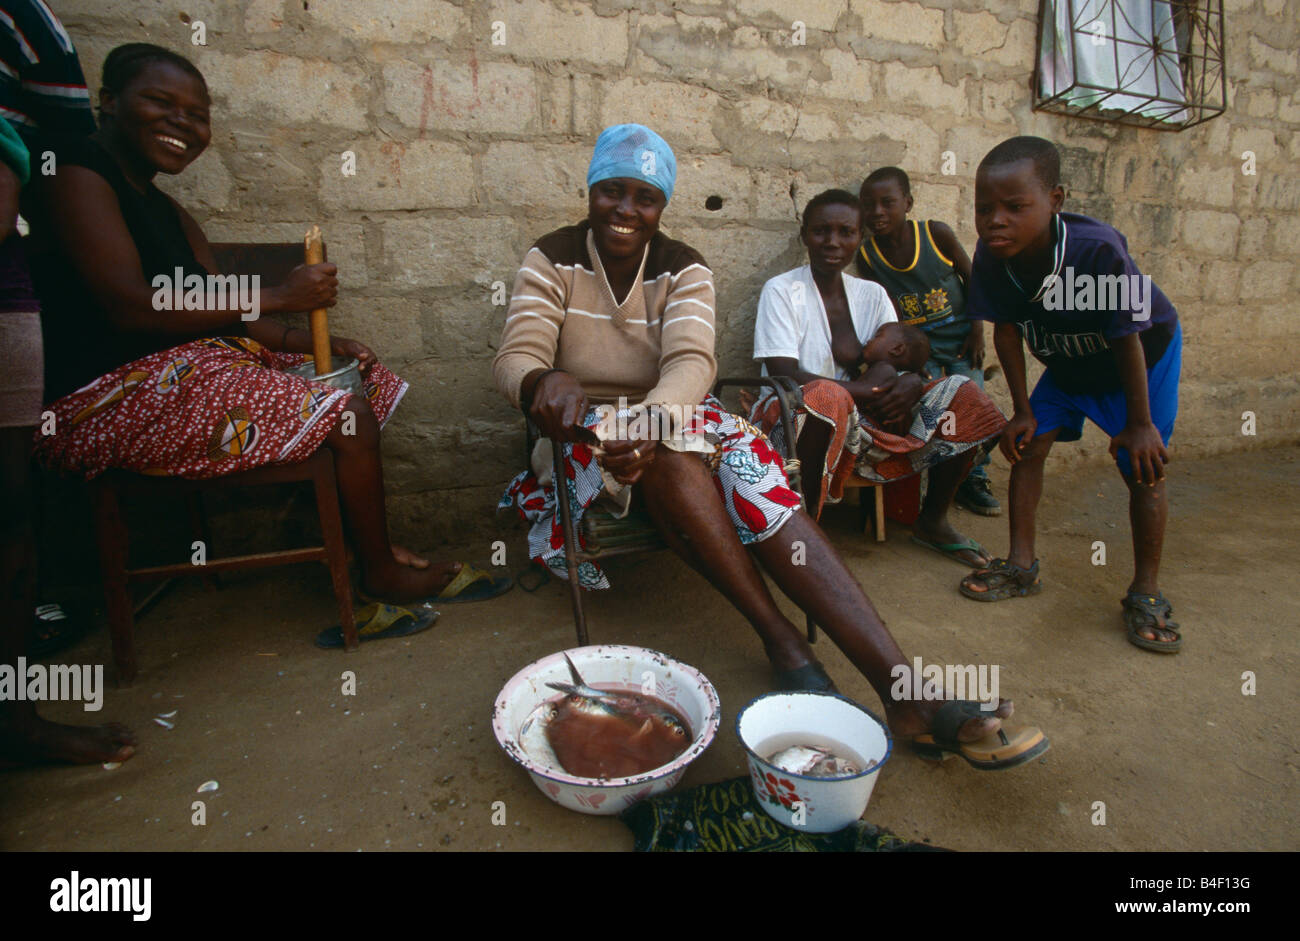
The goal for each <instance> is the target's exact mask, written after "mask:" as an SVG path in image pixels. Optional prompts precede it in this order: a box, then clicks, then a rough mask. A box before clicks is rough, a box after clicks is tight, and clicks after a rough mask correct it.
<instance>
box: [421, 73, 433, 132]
mask: <svg viewBox="0 0 1300 941" xmlns="http://www.w3.org/2000/svg"><path fill="white" fill-rule="evenodd" d="M421 84H422V86H423V95H422V97H421V99H420V136H421V137H423V136H424V134H425V131H427V130H428V129H429V109H430V108H432V107H433V69H432V68H430V67H429V66H427V65H426V66H425V67H424V75H423V76H422V77H421Z"/></svg>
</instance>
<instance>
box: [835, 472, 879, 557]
mask: <svg viewBox="0 0 1300 941" xmlns="http://www.w3.org/2000/svg"><path fill="white" fill-rule="evenodd" d="M867 489H870V490H871V491H872V495H873V500H872V503H870V504H869V503H868V502H867ZM844 490H845V492H846V493H847V492H848V491H849V490H857V491H858V506H859V508H860V510H859V521H860V523H861V525H862V532H863V533H864V534H866V533H867V532H869V531H870V529H871V525H870V524H869V523H868V522H867V519H868V515H870V516H871V518H873V519H874V520H875V529H876V542H884V541H885V485H884V484H882V483H880V482H879V481H875V480H867V479H866V478H865V477H859V476H857V475H856V474H850V475H849V478H848V480H846V481H844ZM869 508H871V509H869Z"/></svg>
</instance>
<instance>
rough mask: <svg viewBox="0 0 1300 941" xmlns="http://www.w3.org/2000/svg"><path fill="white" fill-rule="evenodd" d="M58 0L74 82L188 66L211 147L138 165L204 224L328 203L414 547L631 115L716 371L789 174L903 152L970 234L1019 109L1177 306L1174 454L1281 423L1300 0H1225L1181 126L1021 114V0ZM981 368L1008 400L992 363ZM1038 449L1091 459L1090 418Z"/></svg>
mask: <svg viewBox="0 0 1300 941" xmlns="http://www.w3.org/2000/svg"><path fill="white" fill-rule="evenodd" d="M51 5H52V6H53V8H54V10H55V12H56V13H58V14H59V16H60V17H61V18H62V19H63V20H64V22H65V24H66V25H67V27H68V30H69V32H70V34H71V35H72V37H73V40H74V42H76V44H77V46H78V48H79V50H80V53H81V57H82V61H83V64H84V66H85V68H86V72H87V78H88V80H89V82H90V85H91V89H92V93H94V92H95V91H96V89H97V87H98V83H99V74H98V73H99V69H100V66H101V64H102V62H103V59H104V56H105V55H106V53H107V52H108V50H109V49H111V48H112V47H113V46H115V45H117V44H119V43H122V42H130V41H141V40H145V41H151V42H156V43H158V44H160V45H164V46H167V47H169V48H173V49H175V50H177V51H179V52H182V53H184V54H185V55H187V56H188V57H189V58H191V59H192V60H193V61H194V62H195V63H196V64H197V65H198V66H199V68H200V69H201V70H202V71H203V73H204V74H205V76H206V77H207V80H208V83H209V85H210V87H211V90H212V95H213V102H214V108H213V141H212V146H211V148H210V149H209V151H208V152H207V153H206V154H204V155H203V156H202V157H201V158H200V159H199V160H198V161H197V162H196V163H195V164H194V165H193V166H192V167H191V168H190V169H189V170H188V171H187V172H186V173H185V174H184V175H182V176H181V177H179V178H176V179H168V180H164V181H160V182H161V183H162V185H163V186H164V187H165V188H166V189H167V190H168V191H169V192H171V193H173V194H174V195H175V196H176V197H177V198H178V199H179V200H180V201H181V202H182V203H183V204H184V205H186V206H187V207H189V208H190V209H191V211H192V212H193V213H194V214H195V216H196V217H197V218H198V220H199V221H200V223H201V224H202V225H203V226H204V228H205V230H206V231H207V233H208V236H209V237H210V238H211V239H213V240H214V241H216V240H234V239H296V238H299V237H300V236H301V234H302V232H303V230H304V229H305V228H306V226H307V225H308V224H310V223H311V222H318V223H319V224H320V225H321V226H322V227H323V229H324V230H325V232H326V236H327V238H328V239H329V241H330V257H331V260H333V261H336V262H337V263H338V264H339V266H340V278H341V281H342V284H343V289H344V290H343V295H342V299H341V301H340V304H339V306H338V308H336V312H335V313H334V315H333V324H334V326H335V329H336V331H337V332H339V333H344V334H346V335H350V336H355V337H357V338H359V339H363V340H365V341H366V342H368V343H370V344H371V345H372V346H373V347H374V348H375V349H376V350H377V351H378V352H379V354H380V355H381V356H382V357H383V358H384V359H385V360H386V361H387V362H388V363H389V365H391V366H392V367H393V368H394V369H396V370H397V371H398V372H399V373H400V374H401V375H403V376H405V377H406V378H407V379H409V380H410V382H411V384H412V390H411V393H410V394H409V395H408V397H407V399H406V401H405V402H404V403H403V405H402V407H401V409H400V410H399V412H398V414H397V415H396V417H395V418H394V420H393V421H392V423H391V424H390V425H389V428H388V430H387V431H386V433H385V445H384V447H385V460H386V464H385V469H386V475H387V482H388V488H389V491H390V493H391V494H392V497H393V499H392V516H393V519H394V524H395V529H396V530H397V534H398V535H399V537H401V538H404V539H406V538H409V539H410V540H411V541H413V542H415V543H417V544H425V545H427V544H429V543H431V542H432V541H435V540H436V539H439V538H442V537H445V536H448V535H451V534H454V533H457V532H461V531H464V530H465V528H466V527H477V526H480V525H483V524H484V523H486V522H487V521H488V520H489V519H490V511H491V507H492V506H493V504H494V503H495V500H496V497H497V495H498V494H499V492H500V489H501V485H502V484H503V483H504V482H505V481H506V480H507V479H509V478H510V477H511V476H512V475H513V474H514V473H515V472H516V471H517V470H518V469H519V467H520V466H521V462H522V441H521V438H522V431H521V427H522V423H521V420H520V418H519V416H518V415H517V414H516V413H514V412H512V411H511V409H510V408H509V407H508V406H507V405H506V404H505V402H504V401H503V400H502V399H501V398H500V397H499V396H498V395H497V394H496V392H495V391H494V389H493V387H492V383H491V378H490V372H489V364H490V361H491V358H492V356H493V353H494V349H495V347H496V345H497V342H498V340H499V335H500V329H501V322H502V320H503V316H504V314H503V308H502V307H500V306H495V305H494V304H493V302H492V301H493V298H492V295H493V286H494V285H496V284H497V283H498V282H504V283H505V284H506V285H509V284H510V283H511V280H512V278H513V274H514V271H515V268H516V267H517V265H518V263H519V261H520V259H521V258H522V257H523V254H524V252H525V251H526V250H527V248H528V246H529V245H530V244H531V243H532V241H533V240H534V239H536V238H537V237H538V236H540V235H542V234H544V233H545V232H547V231H550V230H551V229H552V228H554V227H556V226H558V225H562V224H566V223H570V222H574V221H577V220H578V219H580V218H582V217H583V216H584V215H585V211H586V210H585V207H586V202H585V192H584V181H585V174H586V166H587V161H588V159H589V156H590V151H591V146H592V144H593V143H594V141H595V137H596V135H597V134H598V133H599V131H600V130H601V128H602V127H604V126H605V125H607V124H611V123H617V122H622V121H640V122H643V123H646V124H649V125H651V126H652V127H654V128H656V129H657V130H658V131H659V132H660V133H662V134H663V135H664V137H665V138H666V139H667V140H668V141H669V143H670V144H671V145H672V146H673V148H674V149H675V150H676V152H677V156H678V160H679V173H678V184H677V192H676V193H675V195H674V197H673V200H672V203H671V204H670V206H669V208H668V209H667V211H666V212H665V214H664V219H663V227H664V230H665V231H666V232H668V233H669V234H671V235H672V236H673V237H675V238H680V239H683V240H685V241H687V242H689V243H690V244H692V245H694V246H695V247H696V248H697V249H699V250H700V251H701V252H702V253H703V254H704V256H705V257H706V258H707V259H708V260H709V262H710V263H711V265H712V267H713V269H714V273H715V278H716V281H717V286H718V299H719V310H718V324H719V343H718V355H719V358H720V361H721V362H720V368H721V370H722V371H724V372H729V373H735V372H741V371H746V370H748V369H749V368H750V360H749V354H750V349H751V343H752V329H753V319H754V309H755V303H756V300H757V297H758V293H759V290H760V288H761V287H762V284H763V282H764V281H765V280H766V279H767V278H769V277H771V276H772V275H774V274H777V273H779V272H781V271H784V270H786V269H787V268H790V267H793V266H795V265H797V264H801V263H802V262H803V261H804V256H803V253H802V250H801V247H800V244H799V242H798V236H797V230H798V226H797V221H796V219H797V216H796V213H797V211H798V210H799V209H801V208H802V206H803V204H804V203H805V202H806V201H807V199H808V198H809V197H810V196H811V195H812V194H814V193H815V192H817V191H819V190H821V189H823V188H826V187H828V186H832V185H837V186H844V187H847V188H850V189H852V190H855V191H856V189H857V187H858V185H859V183H860V182H861V180H862V178H863V176H865V175H866V173H867V172H869V171H870V170H871V169H872V168H874V167H877V166H882V165H887V164H897V165H899V166H902V167H903V168H904V169H906V170H907V171H908V173H909V174H910V175H911V177H912V179H913V181H914V192H915V196H916V210H915V214H916V215H917V216H919V217H922V218H924V217H931V218H938V219H943V220H945V221H948V222H949V223H951V224H953V225H954V227H955V228H956V230H957V233H958V235H959V236H960V237H961V239H962V241H963V242H964V244H965V245H966V246H967V249H968V250H969V251H973V249H974V245H975V232H974V224H973V212H972V208H971V207H972V201H973V174H974V170H975V167H976V165H977V164H978V162H979V160H980V158H981V157H982V156H983V154H984V153H985V152H986V151H987V150H988V148H989V147H991V146H992V145H993V144H995V143H997V142H998V141H999V140H1001V139H1004V138H1006V137H1009V136H1012V135H1014V134H1018V133H1028V134H1037V135H1040V136H1043V137H1048V138H1050V139H1052V140H1054V141H1056V142H1057V143H1058V144H1059V145H1060V147H1061V148H1062V152H1063V155H1064V158H1065V173H1066V178H1067V182H1068V184H1069V199H1068V202H1067V208H1072V209H1074V210H1076V211H1080V212H1084V213H1087V214H1090V215H1095V216H1097V217H1099V218H1102V219H1105V220H1107V221H1110V222H1111V223H1112V224H1114V225H1115V226H1117V227H1118V228H1119V229H1120V230H1121V231H1123V232H1124V233H1125V234H1126V235H1127V236H1128V239H1129V243H1130V246H1131V248H1132V249H1133V252H1134V255H1135V257H1136V258H1137V260H1138V263H1139V265H1141V266H1142V267H1143V269H1144V270H1145V271H1147V272H1148V273H1150V274H1151V275H1152V276H1153V277H1154V278H1155V280H1156V282H1157V283H1158V284H1159V285H1160V286H1161V288H1162V289H1163V290H1164V291H1165V292H1166V293H1167V294H1168V295H1169V296H1170V298H1171V299H1172V300H1173V301H1174V303H1175V304H1176V305H1177V307H1178V309H1179V312H1180V314H1181V317H1182V321H1183V326H1184V331H1185V335H1186V343H1185V352H1184V367H1183V385H1182V390H1183V392H1182V401H1181V410H1180V416H1179V426H1178V432H1177V434H1176V437H1175V458H1177V456H1179V455H1183V456H1193V455H1209V454H1218V453H1227V452H1232V451H1237V450H1241V449H1246V448H1253V447H1261V446H1269V445H1274V444H1278V443H1281V442H1291V441H1295V440H1297V438H1300V380H1297V378H1296V370H1295V368H1294V357H1295V355H1296V352H1297V350H1300V326H1297V323H1298V320H1297V318H1296V317H1295V316H1294V311H1293V308H1294V302H1293V300H1292V299H1293V298H1294V297H1296V296H1297V294H1300V264H1297V262H1300V249H1298V248H1297V243H1300V214H1297V210H1298V209H1300V169H1297V167H1298V163H1297V162H1298V161H1300V90H1298V89H1300V82H1298V81H1297V79H1300V68H1298V65H1297V58H1298V56H1300V53H1297V48H1298V47H1300V41H1298V40H1300V0H1226V2H1225V4H1224V6H1225V32H1226V35H1227V55H1226V58H1227V75H1228V111H1227V113H1226V114H1224V115H1223V116H1222V117H1219V118H1216V119H1214V120H1212V121H1210V122H1208V123H1207V124H1204V125H1201V126H1200V127H1197V128H1194V129H1191V130H1188V131H1184V132H1181V133H1164V132H1158V131H1152V130H1143V129H1134V128H1126V127H1119V126H1115V125H1110V124H1103V123H1097V122H1092V121H1083V120H1079V119H1072V118H1065V117H1059V116H1055V115H1048V114H1043V113H1038V112H1034V111H1032V110H1031V109H1030V103H1031V100H1032V99H1031V90H1030V76H1031V74H1032V71H1033V63H1034V52H1035V36H1036V29H1037V17H1038V0H982V2H977V0H948V2H938V0H926V2H910V0H901V2H889V0H843V2H821V0H804V2H800V0H733V2H712V0H698V2H681V0H677V2H669V0H646V2H632V0H595V2H578V0H492V2H483V3H471V2H459V0H51ZM200 22H201V23H202V27H203V31H204V33H205V37H204V38H205V39H206V43H207V44H206V45H205V46H195V45H193V44H192V39H193V37H194V36H195V35H196V29H197V24H198V23H200ZM800 25H801V26H802V36H800V35H799V33H798V31H799V27H800ZM797 38H802V39H803V40H804V42H803V44H802V45H800V44H797V42H796V39H797ZM348 151H350V152H352V153H353V154H354V155H355V159H356V175H355V176H345V175H344V174H343V172H342V163H343V155H344V153H345V152H348ZM949 151H951V153H952V155H953V157H954V158H955V166H954V167H952V169H954V170H955V172H954V173H952V174H945V173H944V172H942V171H943V169H944V167H943V156H944V154H945V153H946V152H949ZM1246 151H1250V152H1252V153H1253V154H1254V157H1255V171H1256V172H1255V173H1254V174H1253V175H1248V174H1246V173H1243V153H1244V152H1246ZM710 196H718V197H720V198H721V200H722V206H721V208H720V209H717V210H716V211H710V210H708V209H706V208H705V200H706V199H708V198H709V197H710ZM990 356H992V351H991V344H990ZM991 390H992V392H993V394H994V395H995V397H998V398H999V399H1000V401H1001V402H1002V404H1003V405H1004V406H1005V405H1006V404H1007V402H1008V400H1007V397H1006V395H1005V385H1004V383H1002V381H1001V380H1000V379H998V380H995V381H994V382H993V384H992V386H991ZM1247 410H1249V411H1253V412H1254V413H1255V414H1256V416H1257V434H1256V435H1255V436H1254V437H1247V436H1244V435H1243V434H1242V433H1241V431H1242V413H1243V412H1244V411H1247ZM1058 452H1060V454H1059V456H1057V457H1056V458H1054V460H1057V461H1058V462H1062V463H1065V462H1069V461H1093V460H1105V459H1106V440H1105V438H1104V437H1103V436H1101V435H1099V434H1096V433H1091V434H1089V435H1088V436H1087V437H1085V439H1084V441H1083V442H1082V443H1081V444H1080V445H1075V446H1071V447H1068V448H1066V447H1062V448H1059V449H1058Z"/></svg>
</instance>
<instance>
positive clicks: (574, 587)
mask: <svg viewBox="0 0 1300 941" xmlns="http://www.w3.org/2000/svg"><path fill="white" fill-rule="evenodd" d="M551 444H552V450H551V455H552V459H553V461H554V464H553V467H554V472H553V476H554V478H555V501H556V502H557V503H559V504H560V524H561V525H562V526H563V527H564V562H565V567H566V570H567V571H568V575H569V578H568V582H569V600H570V602H571V603H572V604H573V627H574V630H575V631H577V634H578V646H579V647H586V646H587V615H586V612H585V611H584V610H583V607H582V587H581V586H580V585H579V584H578V551H577V545H578V534H577V531H576V530H575V528H574V526H573V513H572V512H571V511H570V509H569V479H568V478H567V477H565V476H564V451H563V449H562V448H561V445H560V443H559V442H558V441H552V442H551Z"/></svg>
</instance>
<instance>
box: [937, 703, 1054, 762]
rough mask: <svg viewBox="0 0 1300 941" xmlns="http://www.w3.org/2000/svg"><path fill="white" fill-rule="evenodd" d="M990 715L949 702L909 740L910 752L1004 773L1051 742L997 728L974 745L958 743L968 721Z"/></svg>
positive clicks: (1034, 732)
mask: <svg viewBox="0 0 1300 941" xmlns="http://www.w3.org/2000/svg"><path fill="white" fill-rule="evenodd" d="M991 714H992V713H990V712H988V711H986V710H983V709H981V708H980V704H979V703H977V702H971V701H970V700H969V699H950V700H948V701H947V702H945V703H944V704H943V705H942V706H940V707H939V711H938V712H937V713H935V716H934V723H933V725H932V726H931V728H930V731H929V732H927V733H925V734H923V735H915V736H913V737H912V751H914V752H916V754H917V755H919V756H920V757H921V758H924V759H926V760H928V761H942V760H944V759H945V758H951V757H952V756H954V755H955V756H957V757H958V758H964V759H965V760H966V763H967V764H968V765H970V766H971V767H972V768H975V769H977V770H979V771H1005V770H1006V769H1008V768H1015V767H1017V766H1018V765H1023V764H1026V763H1028V762H1030V761H1033V760H1034V759H1035V758H1037V757H1038V756H1039V755H1042V754H1043V753H1044V752H1046V751H1047V750H1048V749H1049V748H1051V747H1052V743H1051V742H1050V741H1048V739H1047V736H1045V735H1043V733H1042V731H1041V730H1039V729H1037V728H1033V727H1026V728H1022V729H1018V730H1016V731H1014V732H1011V733H1010V734H1008V732H1007V730H1006V729H998V730H997V731H996V732H994V733H993V734H991V735H986V736H984V737H983V738H981V739H978V740H977V741H974V742H962V741H958V739H957V733H958V732H960V731H961V727H962V726H963V725H965V724H966V723H967V722H968V721H970V720H971V719H973V718H976V717H988V716H990V715H991Z"/></svg>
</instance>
